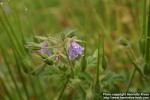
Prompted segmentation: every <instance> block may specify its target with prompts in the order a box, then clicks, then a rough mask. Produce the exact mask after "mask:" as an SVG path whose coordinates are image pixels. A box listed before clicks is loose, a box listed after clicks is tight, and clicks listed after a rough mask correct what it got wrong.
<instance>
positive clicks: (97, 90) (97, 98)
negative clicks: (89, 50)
mask: <svg viewBox="0 0 150 100" xmlns="http://www.w3.org/2000/svg"><path fill="white" fill-rule="evenodd" d="M98 38H99V39H98V46H97V47H98V55H97V56H98V58H97V67H96V84H95V91H94V100H100V95H99V94H100V84H99V74H100V37H98Z"/></svg>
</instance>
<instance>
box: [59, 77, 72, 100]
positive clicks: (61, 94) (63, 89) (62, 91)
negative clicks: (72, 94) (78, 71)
mask: <svg viewBox="0 0 150 100" xmlns="http://www.w3.org/2000/svg"><path fill="white" fill-rule="evenodd" d="M69 80H70V76H68V77H67V80H66V82H65V84H64V87H63V88H62V90H61V92H60V94H59V96H58V99H57V100H61V98H62V96H63V94H64V91H65V89H66V88H67V85H68V83H69Z"/></svg>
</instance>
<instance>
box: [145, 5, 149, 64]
mask: <svg viewBox="0 0 150 100" xmlns="http://www.w3.org/2000/svg"><path fill="white" fill-rule="evenodd" d="M149 27H150V6H149V14H148V26H147V34H146V54H145V61H146V63H150V62H149V60H150V58H149V57H150V28H149Z"/></svg>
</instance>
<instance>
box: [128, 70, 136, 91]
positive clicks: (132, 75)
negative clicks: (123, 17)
mask: <svg viewBox="0 0 150 100" xmlns="http://www.w3.org/2000/svg"><path fill="white" fill-rule="evenodd" d="M135 72H136V68H134V70H133V72H132V74H131V77H130V80H129V84H128V86H127V90H126V92H129V88H130V86H131V84H132V81H133V78H134V75H135Z"/></svg>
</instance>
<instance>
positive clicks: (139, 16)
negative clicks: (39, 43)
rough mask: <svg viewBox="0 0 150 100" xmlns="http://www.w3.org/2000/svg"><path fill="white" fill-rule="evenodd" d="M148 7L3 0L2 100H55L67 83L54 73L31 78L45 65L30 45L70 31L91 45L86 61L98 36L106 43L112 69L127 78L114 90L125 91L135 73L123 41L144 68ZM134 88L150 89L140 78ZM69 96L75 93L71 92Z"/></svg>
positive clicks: (112, 0)
mask: <svg viewBox="0 0 150 100" xmlns="http://www.w3.org/2000/svg"><path fill="white" fill-rule="evenodd" d="M143 3H144V0H21V1H20V0H0V4H1V6H0V7H1V8H0V22H1V24H0V47H1V53H0V84H1V87H0V100H5V99H6V100H9V99H10V100H46V99H47V100H53V99H56V95H57V94H58V93H59V92H58V91H59V89H60V88H61V87H62V85H63V81H62V83H61V82H60V81H61V80H62V79H61V78H60V77H59V76H54V77H53V76H50V75H49V73H50V74H51V73H52V72H47V73H45V74H46V75H45V74H44V75H40V76H32V75H30V74H28V72H30V71H31V70H32V69H33V68H36V67H37V66H39V65H40V64H41V61H40V60H39V59H38V58H37V57H34V56H32V55H31V54H30V53H29V51H28V50H27V49H26V48H25V45H26V43H27V42H28V41H36V39H35V36H37V35H40V36H47V35H49V34H51V35H55V34H59V32H61V31H64V30H66V29H76V30H78V31H79V34H77V35H78V36H80V37H81V39H85V40H86V41H87V55H92V54H93V53H94V52H93V51H95V50H96V48H97V46H96V42H97V39H98V37H97V34H100V35H101V36H102V37H104V41H105V42H104V49H105V55H106V57H107V62H108V68H107V69H109V70H110V72H111V73H113V72H114V73H117V74H123V75H124V81H119V82H117V83H115V86H116V87H115V86H110V87H112V88H119V89H120V91H125V90H126V88H127V82H128V79H129V77H130V73H131V72H132V70H133V68H134V67H133V65H132V64H131V62H130V61H129V59H128V56H127V55H126V51H127V49H126V48H123V47H122V46H120V45H119V43H118V41H119V39H122V38H126V39H127V40H128V41H129V43H130V44H131V47H132V50H133V52H134V55H135V58H136V59H135V60H136V61H137V62H138V63H139V64H141V63H143V58H142V55H141V53H140V48H139V39H140V38H141V36H142V33H143V31H142V29H143V28H142V26H143V24H142V23H143ZM95 71H96V70H95V67H94V66H90V67H89V72H91V74H92V77H94V75H95ZM108 78H110V75H109V73H108ZM93 80H95V79H93ZM112 80H113V79H112ZM111 83H112V81H110V82H109V85H111ZM132 85H133V90H135V91H148V90H149V88H150V87H148V88H147V86H148V85H146V84H145V83H144V82H143V81H142V78H141V76H140V75H139V74H138V73H137V75H136V77H135V78H134V82H133V83H132ZM104 88H105V89H106V90H108V91H109V90H110V88H108V87H104ZM68 91H73V90H71V88H69V89H68ZM66 94H67V93H66ZM89 94H90V93H89ZM65 96H66V97H64V98H66V100H72V99H70V98H71V94H70V95H69V96H70V97H69V96H67V95H65ZM67 98H68V99H67ZM73 100H79V99H73ZM81 100H82V99H81ZM89 100H90V99H89Z"/></svg>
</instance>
